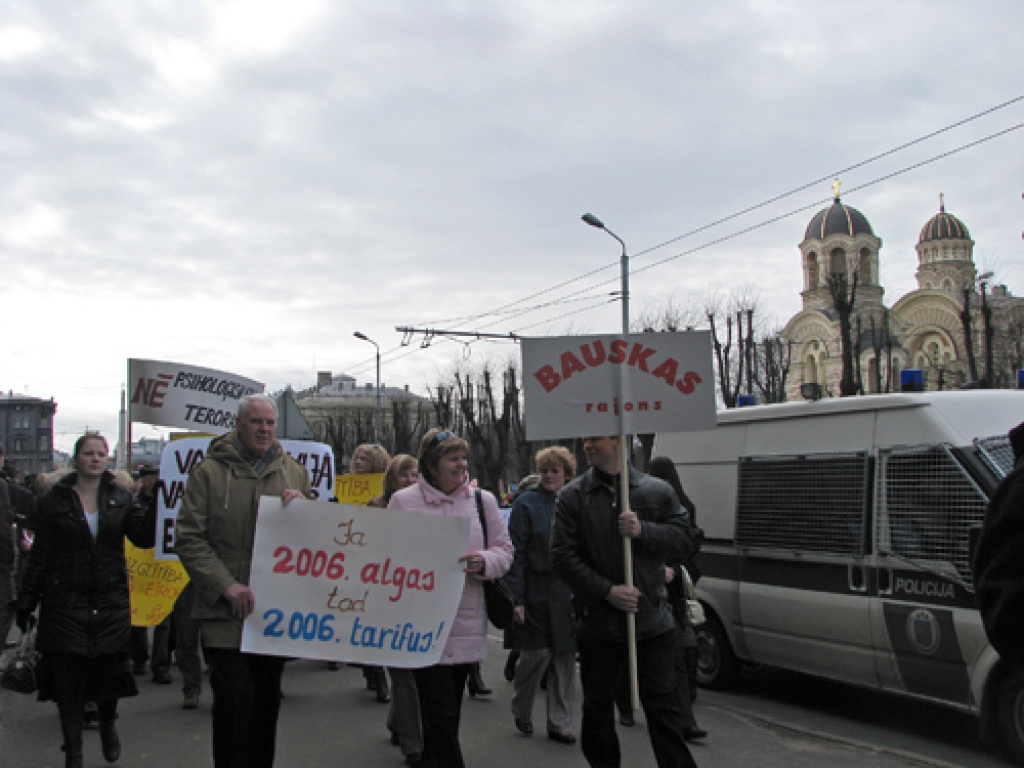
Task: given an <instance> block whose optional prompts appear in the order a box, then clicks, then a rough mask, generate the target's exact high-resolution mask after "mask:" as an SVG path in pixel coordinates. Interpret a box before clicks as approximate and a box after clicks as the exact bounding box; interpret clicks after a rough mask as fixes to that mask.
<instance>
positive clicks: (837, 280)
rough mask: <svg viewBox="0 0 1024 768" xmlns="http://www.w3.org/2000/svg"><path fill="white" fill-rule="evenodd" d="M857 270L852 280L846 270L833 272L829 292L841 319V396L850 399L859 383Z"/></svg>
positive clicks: (830, 277) (830, 276) (829, 279)
mask: <svg viewBox="0 0 1024 768" xmlns="http://www.w3.org/2000/svg"><path fill="white" fill-rule="evenodd" d="M857 278H858V274H857V270H853V279H852V280H851V279H850V278H849V277H848V276H847V273H846V270H845V269H843V270H840V271H836V272H832V273H831V274H830V275H829V276H828V290H829V293H830V294H831V295H832V305H833V306H834V307H835V310H836V315H838V317H839V342H840V344H841V346H842V357H843V374H842V378H841V379H840V381H839V396H840V397H850V396H851V395H856V394H857V382H856V380H855V378H854V363H853V347H854V345H853V338H852V336H853V329H852V326H851V318H852V316H853V307H854V304H855V303H856V301H857Z"/></svg>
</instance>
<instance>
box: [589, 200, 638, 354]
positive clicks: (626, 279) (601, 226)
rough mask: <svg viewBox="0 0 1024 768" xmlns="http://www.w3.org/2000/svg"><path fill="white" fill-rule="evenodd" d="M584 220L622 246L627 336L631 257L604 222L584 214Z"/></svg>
mask: <svg viewBox="0 0 1024 768" xmlns="http://www.w3.org/2000/svg"><path fill="white" fill-rule="evenodd" d="M583 220H584V221H585V222H587V224H589V225H590V226H592V227H597V228H598V229H603V230H604V231H605V232H607V233H608V234H609V235H611V236H612V237H614V238H615V239H616V240H618V241H619V245H621V246H622V259H621V260H620V266H621V272H622V333H623V335H625V334H627V333H629V256H627V255H626V244H625V243H624V242H623V241H622V238H621V237H619V236H618V235H616V234H615V233H614V232H612V231H611V230H610V229H608V227H606V226H605V225H604V222H603V221H601V220H600V219H599V218H597V216H595V215H594V214H592V213H585V214H583Z"/></svg>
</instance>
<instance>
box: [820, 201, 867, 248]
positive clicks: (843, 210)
mask: <svg viewBox="0 0 1024 768" xmlns="http://www.w3.org/2000/svg"><path fill="white" fill-rule="evenodd" d="M874 234H875V233H874V232H872V231H871V224H870V223H869V222H868V220H867V218H866V217H865V216H864V214H863V213H861V212H860V211H858V210H857V209H856V208H851V207H850V206H848V205H843V204H842V202H840V200H839V198H838V197H836V199H835V202H833V203H832V205H830V206H829V207H828V208H823V209H822V210H820V211H818V212H817V213H816V214H815V215H814V218H813V219H811V223H810V224H808V225H807V231H806V232H805V233H804V240H811V239H815V240H824V239H825V238H826V237H829V236H830V235H848V236H849V237H854V236H856V235H874Z"/></svg>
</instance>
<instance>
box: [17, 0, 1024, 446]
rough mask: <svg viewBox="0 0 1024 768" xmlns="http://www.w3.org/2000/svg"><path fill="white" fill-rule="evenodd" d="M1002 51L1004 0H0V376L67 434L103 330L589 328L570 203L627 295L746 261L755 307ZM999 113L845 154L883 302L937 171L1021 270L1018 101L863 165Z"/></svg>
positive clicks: (362, 374) (904, 280)
mask: <svg viewBox="0 0 1024 768" xmlns="http://www.w3.org/2000/svg"><path fill="white" fill-rule="evenodd" d="M1022 73H1024V4H1022V3H1021V2H1019V0H1005V1H1004V2H971V3H965V2H942V1H941V0H940V1H936V0H927V1H922V2H898V3H894V2H892V1H891V0H881V1H879V2H870V1H863V0H862V1H859V2H830V3H822V2H812V1H811V0H806V1H798V0H792V1H789V2H787V1H786V0H770V1H765V2H745V3H741V2H716V3H710V2H705V3H695V2H686V1H680V0H673V1H671V2H643V1H642V0H641V1H640V2H637V0H630V1H629V2H602V1H601V0H586V2H558V1H557V0H544V1H543V2H535V1H531V2H507V1H506V2H500V3H499V2H490V1H489V0H472V2H444V1H443V0H434V1H433V2H429V3H412V2H404V3H401V2H386V1H382V0H366V1H365V2H351V1H341V0H339V1H337V2H327V1H326V0H324V1H323V2H320V1H319V0H288V2H265V1H262V0H241V1H238V2H196V1H195V0H176V1H175V2H164V1H161V2H156V1H149V2H147V1H146V0H139V1H138V2H131V3H124V2H116V1H115V0H110V1H109V2H89V1H88V0H81V1H79V2H74V3H67V2H63V1H60V2H58V1H56V0H37V1H36V2H19V1H18V0H0V275H2V280H3V287H4V290H3V291H0V296H2V302H3V331H4V334H3V336H4V344H3V351H2V352H0V388H2V389H4V390H13V391H14V392H16V393H27V394H30V395H34V396H38V397H46V398H48V397H51V396H53V397H54V398H55V399H56V400H57V402H58V412H57V420H56V429H57V431H58V432H59V433H61V434H59V435H58V436H57V439H56V443H57V446H58V447H61V448H65V449H66V448H67V447H68V446H69V444H70V443H71V442H72V441H73V439H74V435H75V434H77V433H79V432H81V430H82V429H84V428H85V427H86V426H88V427H90V428H100V429H102V430H104V431H105V432H107V433H109V434H111V435H113V436H116V413H117V409H118V406H119V398H120V389H121V386H122V383H123V382H124V379H125V375H126V361H127V359H128V358H130V357H144V358H152V359H157V360H171V361H178V362H186V363H192V364H196V365H203V366H207V367H211V368H218V369H222V370H227V371H232V372H235V373H239V374H242V375H245V376H249V377H251V378H255V379H258V380H261V381H264V382H266V384H267V385H268V387H269V388H270V389H271V390H275V389H279V388H281V387H283V386H284V385H285V384H291V385H292V386H293V387H295V388H301V387H303V386H307V385H308V384H310V383H312V382H313V381H314V379H315V372H316V371H317V370H331V371H333V372H335V373H340V372H349V373H353V374H355V375H357V377H358V378H359V380H360V382H363V381H368V380H370V381H372V379H373V375H374V372H373V348H372V347H371V346H370V345H369V344H366V343H365V342H360V341H358V340H357V339H354V338H353V336H352V333H353V332H354V331H356V330H359V331H362V332H363V333H365V334H367V335H368V336H370V337H371V338H373V339H375V340H376V341H377V342H379V344H380V346H381V349H382V351H384V352H385V353H387V354H385V357H384V370H383V380H384V382H385V383H386V384H388V385H392V386H399V385H402V384H409V385H410V386H411V387H412V388H413V389H416V390H419V391H422V390H423V388H424V386H425V385H426V384H428V383H429V382H431V381H433V380H434V379H435V378H436V377H437V375H438V372H439V371H443V370H446V369H448V368H449V367H450V366H451V365H452V363H453V361H455V360H457V359H459V358H461V357H463V356H465V355H470V356H471V358H472V359H473V360H480V359H483V358H484V357H487V356H489V355H499V356H503V355H508V354H518V350H517V349H516V348H515V347H514V346H513V345H510V344H503V345H495V344H483V343H480V344H473V345H471V346H470V347H469V348H464V347H463V346H462V345H456V344H453V343H450V342H449V343H440V344H435V345H433V346H432V347H431V348H430V349H427V350H419V349H418V343H417V345H416V346H415V347H412V348H409V349H408V350H406V351H410V350H412V349H416V350H417V351H415V352H414V353H413V354H404V353H403V354H395V353H392V352H391V350H393V349H395V348H396V347H398V345H399V343H400V341H401V336H400V334H398V333H396V331H395V326H400V325H408V326H414V327H431V328H444V329H455V330H466V331H476V330H483V331H487V332H491V333H506V332H509V331H516V332H523V333H527V334H548V333H564V332H566V331H567V330H572V331H573V332H588V333H604V332H609V333H610V332H615V331H617V330H618V329H619V323H620V320H619V317H620V314H619V313H620V308H619V306H618V305H617V304H615V303H613V302H611V301H610V297H609V296H608V292H609V291H611V290H614V289H615V287H616V285H617V284H616V282H615V281H616V280H617V277H618V257H619V253H620V251H619V246H618V244H617V243H616V242H615V241H614V240H612V239H611V238H610V237H608V236H607V235H606V234H605V233H602V232H600V231H598V230H596V229H592V228H590V227H588V226H586V225H585V224H583V223H582V222H581V221H580V215H581V214H583V213H585V212H587V211H592V212H593V213H594V214H596V215H598V216H599V217H601V218H602V219H603V220H604V221H605V223H606V224H607V225H608V227H609V228H611V229H612V230H614V231H615V232H616V233H617V234H618V235H620V236H621V237H622V238H623V239H624V240H625V241H626V243H627V244H628V246H629V250H630V252H631V253H636V254H639V255H638V256H637V257H636V259H635V261H634V262H633V265H632V266H633V269H634V270H635V271H636V274H635V275H634V277H633V280H632V286H631V288H632V302H631V304H632V311H633V315H634V317H635V316H636V315H638V314H639V313H640V312H641V311H642V309H643V308H644V307H645V306H650V305H651V304H653V303H656V302H660V301H664V300H665V299H666V298H667V297H668V296H669V295H670V294H672V293H675V295H676V297H677V298H678V299H679V300H683V301H685V300H686V299H687V297H689V296H691V295H695V294H705V293H707V292H708V291H709V290H729V289H730V288H731V287H733V286H737V285H754V286H756V288H757V289H758V290H759V291H760V294H761V297H762V301H763V305H764V307H765V310H766V312H767V313H769V314H770V315H771V316H773V317H775V318H777V320H778V324H779V325H782V324H784V323H785V321H786V320H788V318H789V317H790V316H791V315H792V314H793V313H795V312H796V311H797V310H798V309H799V306H800V299H799V291H800V288H801V273H800V266H799V265H800V260H799V250H798V244H799V242H800V240H801V239H802V238H803V233H804V228H805V227H806V224H807V222H808V220H809V219H810V218H811V216H813V214H814V213H815V212H816V211H817V210H818V209H820V208H822V207H824V206H825V205H826V204H827V201H828V200H829V198H830V196H831V188H830V183H831V178H830V176H831V174H833V173H834V172H836V171H838V170H840V169H843V168H847V167H849V166H852V165H854V164H857V163H860V162H861V161H863V160H866V159H868V158H870V157H873V156H875V155H878V154H880V153H883V152H886V151H888V150H891V149H893V148H895V147H898V146H900V145H902V144H904V143H906V142H910V141H913V140H915V139H918V138H920V137H922V136H925V135H927V134H929V133H932V132H934V131H937V130H939V129H942V128H945V127H946V126H949V125H952V124H954V123H956V122H958V121H960V120H963V119H965V118H969V117H971V116H973V115H976V114H978V113H980V112H983V111H985V110H988V109H991V108H992V107H995V106H997V105H1000V104H1003V103H1005V102H1007V101H1010V100H1013V99H1017V98H1019V97H1021V96H1024V78H1022V76H1021V75H1022ZM1021 123H1024V101H1017V102H1016V103H1014V104H1012V105H1010V106H1008V107H1005V108H1003V109H999V110H997V111H994V112H992V113H991V114H989V115H986V116H984V117H982V118H980V119H977V120H974V121H971V122H969V123H967V124H966V125H964V126H962V127H960V128H957V129H955V130H951V131H948V132H945V133H942V134H941V135H939V136H937V137H935V138H932V139H930V140H928V141H925V142H922V143H920V144H917V145H915V146H913V147H911V148H909V149H906V150H904V151H901V152H898V153H895V154H892V155H890V156H888V157H886V158H884V159H882V160H879V161H877V162H874V163H871V164H868V165H866V166H863V167H861V168H858V169H856V170H853V171H849V172H847V173H844V174H842V176H841V181H842V183H843V189H844V194H843V201H844V202H845V203H848V204H849V205H852V206H854V207H856V208H858V209H859V210H860V211H861V212H862V213H864V215H865V216H867V218H868V220H869V221H870V222H871V224H872V226H873V228H874V231H875V234H876V235H878V236H879V237H881V238H882V241H883V247H882V252H881V259H882V270H881V274H882V282H883V285H884V287H885V289H886V301H887V303H889V304H891V303H893V302H894V301H895V300H896V299H898V298H899V297H900V296H901V295H903V294H904V293H906V292H907V291H908V290H911V289H912V288H914V287H915V283H914V270H915V268H916V254H915V252H914V245H915V244H916V242H917V236H918V233H919V231H920V228H921V226H922V225H923V224H924V223H925V222H926V221H927V220H928V219H929V218H930V217H931V216H932V215H933V214H934V213H936V212H937V210H938V196H939V193H940V192H943V193H945V195H946V208H947V211H949V212H950V213H953V214H955V215H956V216H958V217H960V218H961V219H962V220H963V221H964V223H965V224H966V225H967V226H968V228H969V229H970V232H971V235H972V237H973V238H974V240H975V242H976V246H975V256H976V261H977V262H978V264H979V268H983V269H993V270H995V272H996V276H997V281H998V282H1005V283H1007V284H1008V285H1009V288H1010V290H1011V291H1013V292H1014V293H1016V294H1021V293H1024V269H1022V268H1021V264H1022V256H1024V243H1022V240H1021V230H1022V229H1024V200H1022V199H1021V194H1022V192H1024V156H1022V152H1021V148H1022V146H1024V130H1016V131H1012V132H1010V133H1007V134H1006V135H1004V136H1002V137H1000V138H995V139H992V140H990V141H986V142H984V143H981V144H979V145H978V146H975V147H973V148H969V149H966V150H964V151H962V152H959V153H957V154H953V155H951V156H949V157H947V158H945V159H942V160H938V161H936V162H934V163H930V164H927V165H925V166H923V167H921V168H918V169H916V170H912V171H909V172H907V173H903V174H901V175H897V176H895V177H894V178H891V179H889V180H886V181H881V182H879V183H876V184H872V182H875V181H876V180H878V179H881V178H882V177H885V176H887V175H889V174H893V173H896V172H897V171H900V170H901V169H904V168H907V167H909V166H912V165H914V164H916V163H921V162H923V161H926V160H929V159H930V158H933V157H936V156H938V155H941V154H943V153H946V152H950V151H952V150H955V149H957V148H960V147H963V146H964V145H967V144H970V143H971V142H975V141H978V140H980V139H983V138H985V137H987V136H989V135H991V134H994V133H997V132H999V131H1004V130H1006V129H1008V128H1012V127H1014V126H1016V125H1019V124H1021ZM826 177H829V178H828V180H823V181H820V182H819V183H817V184H815V185H812V186H811V187H810V188H808V189H804V190H803V191H800V192H798V193H797V194H794V195H792V196H790V197H787V198H785V199H783V200H780V201H778V202H776V203H773V204H771V205H769V206H766V207H764V208H761V209H759V210H757V211H755V212H753V213H750V214H748V215H745V216H743V217H740V218H737V219H735V220H733V221H730V222H728V223H726V224H723V225H720V226H717V227H714V228H712V229H709V230H706V231H704V232H701V233H699V234H696V235H693V236H691V237H686V238H683V239H679V240H675V241H674V242H671V243H670V244H668V245H665V246H663V247H661V248H657V249H655V250H653V251H649V252H647V253H643V252H644V251H648V250H649V249H651V248H652V247H653V246H657V245H659V244H661V243H665V242H666V241H669V240H673V239H674V238H678V237H679V236H681V235H684V234H685V233H687V232H690V231H692V230H694V229H697V228H699V227H702V226H704V225H706V224H709V223H711V222H713V221H715V220H717V219H719V218H722V217H724V216H728V215H730V214H732V213H735V212H737V211H741V210H743V209H745V208H747V207H749V206H753V205H757V204H758V203H761V202H763V201H766V200H769V199H770V198H772V197H774V196H776V195H780V194H783V193H785V192H788V191H790V190H792V189H795V188H799V187H802V186H804V185H806V184H808V183H809V182H812V181H814V180H817V179H825V178H826ZM864 185H870V186H864ZM797 209H805V210H803V211H801V212H799V213H796V214H794V215H793V216H790V217H787V218H783V219H782V220H780V221H778V222H775V223H772V224H770V225H767V226H764V227H762V228H759V229H755V230H754V231H752V232H750V233H748V234H745V235H741V236H739V237H736V238H733V239H729V240H726V241H725V242H722V243H719V244H717V245H712V246H709V247H706V248H699V246H703V245H705V244H707V243H710V242H711V241H713V240H716V239H718V238H721V237H724V236H727V235H730V234H734V233H736V232H739V231H740V230H742V229H745V228H747V227H751V226H753V225H756V224H759V223H761V222H764V221H766V220H769V219H772V218H774V217H776V216H779V215H781V214H784V213H787V212H789V211H793V210H797ZM694 249H696V250H694ZM679 254H684V255H682V256H680V257H679V258H676V259H674V260H671V261H668V262H667V263H665V264H663V265H661V266H658V267H655V268H652V269H648V270H646V271H641V270H642V269H643V267H645V266H649V265H651V264H653V263H654V262H656V261H659V260H661V259H665V258H668V257H671V256H675V255H679ZM601 267H608V269H606V270H605V271H604V272H601V273H598V274H596V275H594V276H592V277H590V278H588V279H586V280H582V281H577V282H573V283H571V284H569V285H566V286H564V287H562V288H559V289H557V290H556V291H553V292H550V293H547V294H544V295H543V296H538V297H536V298H530V297H531V296H533V294H536V293H538V292H540V291H543V290H544V289H545V288H549V287H551V286H555V285H557V284H560V283H563V282H566V281H570V280H573V279H574V278H577V277H579V276H581V275H583V274H585V273H587V272H589V271H591V270H594V269H598V268H601ZM602 280H611V281H612V283H611V284H607V285H600V286H598V285H597V284H598V283H600V282H601V281H602ZM581 289H582V290H584V293H583V294H582V295H583V296H586V297H591V298H592V300H589V301H582V302H581V301H575V300H572V301H571V300H570V299H576V298H578V297H579V295H578V294H577V292H578V291H580V290H581ZM570 294H577V295H576V296H570ZM538 304H550V306H548V307H546V308H545V309H543V310H535V311H532V312H529V313H526V314H522V315H520V316H517V317H514V318H509V317H506V316H503V315H498V316H493V315H488V316H485V317H477V316H479V315H484V314H485V313H488V312H490V311H492V310H496V309H499V308H506V310H507V308H508V307H509V305H512V306H515V305H521V306H522V307H533V306H535V305H538ZM569 312H577V314H574V315H570V316H567V313H569ZM146 432H147V431H146V430H145V429H143V428H139V429H137V432H136V433H137V434H140V433H141V434H146Z"/></svg>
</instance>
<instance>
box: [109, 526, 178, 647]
mask: <svg viewBox="0 0 1024 768" xmlns="http://www.w3.org/2000/svg"><path fill="white" fill-rule="evenodd" d="M154 553H155V550H152V549H139V548H138V547H136V546H135V545H134V544H132V543H131V542H130V541H128V540H127V539H125V542H124V560H125V564H126V565H127V566H128V591H129V592H130V593H131V602H132V626H133V627H155V626H156V625H157V624H159V623H160V622H161V621H163V620H164V619H165V618H167V616H168V615H169V614H170V612H171V609H172V608H174V601H175V600H177V599H178V595H180V594H181V590H183V589H184V588H185V585H186V584H188V574H187V573H185V568H184V567H183V566H182V565H181V563H178V562H175V561H173V560H157V559H156V558H155V557H154Z"/></svg>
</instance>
